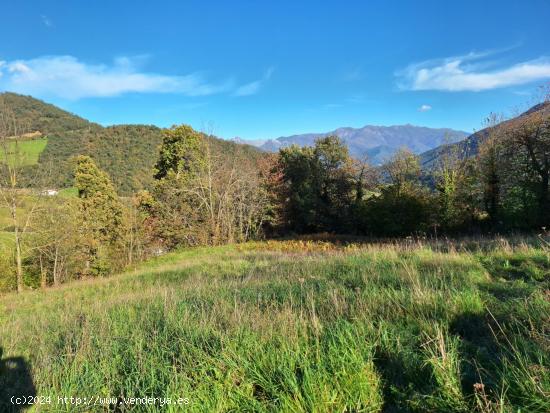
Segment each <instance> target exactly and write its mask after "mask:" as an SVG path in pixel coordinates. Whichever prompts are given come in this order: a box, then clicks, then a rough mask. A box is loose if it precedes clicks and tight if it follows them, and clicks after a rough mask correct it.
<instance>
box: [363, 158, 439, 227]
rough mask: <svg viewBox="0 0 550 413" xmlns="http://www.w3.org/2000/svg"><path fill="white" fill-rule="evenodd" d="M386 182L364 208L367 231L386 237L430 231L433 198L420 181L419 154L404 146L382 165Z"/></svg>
mask: <svg viewBox="0 0 550 413" xmlns="http://www.w3.org/2000/svg"><path fill="white" fill-rule="evenodd" d="M381 169H382V176H383V178H385V180H386V182H387V183H386V184H385V185H382V186H380V187H379V188H378V190H377V191H376V192H377V193H376V194H373V195H372V196H371V197H370V198H369V199H368V200H367V201H366V205H365V207H364V208H363V209H362V212H363V214H365V215H366V216H364V217H363V218H362V221H363V222H364V224H363V226H364V229H363V230H364V231H366V232H368V233H371V234H374V235H382V236H400V235H409V234H411V233H415V232H419V231H422V232H424V231H427V230H428V229H429V226H430V219H431V215H432V213H431V212H432V211H431V207H430V204H431V202H430V201H431V199H430V194H429V192H428V191H427V189H426V188H423V187H422V186H421V182H420V162H419V159H418V156H416V155H414V154H413V153H411V152H410V151H408V150H406V149H400V150H399V151H398V152H397V153H396V154H395V155H394V156H393V157H392V158H391V159H390V160H389V161H388V162H387V163H386V164H384V165H383V166H382V168H381Z"/></svg>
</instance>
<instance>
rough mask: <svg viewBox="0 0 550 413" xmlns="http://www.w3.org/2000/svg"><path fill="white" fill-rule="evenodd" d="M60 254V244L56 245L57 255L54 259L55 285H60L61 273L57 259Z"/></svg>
mask: <svg viewBox="0 0 550 413" xmlns="http://www.w3.org/2000/svg"><path fill="white" fill-rule="evenodd" d="M58 256H59V246H57V245H56V246H55V257H54V260H53V285H55V286H58V285H59V275H58V274H57V273H58V269H57V261H58Z"/></svg>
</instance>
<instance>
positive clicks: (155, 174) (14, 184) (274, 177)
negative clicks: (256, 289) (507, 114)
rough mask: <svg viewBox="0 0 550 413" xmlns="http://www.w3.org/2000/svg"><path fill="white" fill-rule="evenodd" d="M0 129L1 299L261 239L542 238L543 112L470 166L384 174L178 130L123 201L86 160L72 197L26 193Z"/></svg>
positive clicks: (402, 155)
mask: <svg viewBox="0 0 550 413" xmlns="http://www.w3.org/2000/svg"><path fill="white" fill-rule="evenodd" d="M0 115H1V116H0V151H2V152H3V155H2V158H1V159H0V175H1V176H0V179H1V181H0V196H1V197H0V202H1V204H0V207H1V208H2V211H7V219H8V222H9V226H8V227H9V228H3V230H4V232H3V233H2V234H4V235H5V234H8V235H9V237H8V238H9V240H8V242H7V243H6V242H3V241H2V239H0V242H3V244H4V246H3V248H8V249H9V254H2V259H1V260H0V272H1V276H0V289H6V288H8V289H17V290H18V291H21V290H22V289H23V288H24V286H25V285H27V286H33V287H39V286H42V287H46V286H48V285H58V284H60V283H62V282H64V281H66V280H68V279H71V278H79V277H87V276H97V275H103V274H107V273H110V272H113V271H115V270H119V269H121V268H124V267H125V266H128V265H130V264H132V263H134V262H135V261H137V260H140V259H143V258H144V257H147V256H149V255H152V254H158V253H161V252H163V251H166V250H169V249H173V248H176V247H178V246H182V245H187V246H194V245H217V244H223V243H232V242H243V241H246V240H249V239H254V238H258V237H261V236H285V235H290V234H296V233H318V232H332V233H347V234H357V235H367V236H377V237H388V236H406V235H411V234H430V233H432V234H433V233H442V232H444V233H449V234H453V233H460V232H469V231H488V230H491V231H502V230H508V229H539V228H540V227H544V226H548V227H550V199H549V198H550V195H549V175H550V105H549V104H548V103H545V104H542V105H541V106H539V107H537V108H535V110H532V111H530V112H528V113H526V114H524V115H523V116H520V117H517V118H515V119H512V120H510V121H505V122H501V119H499V118H498V117H495V116H491V117H490V118H489V119H488V120H487V128H486V129H484V131H483V133H482V134H480V135H479V137H478V139H477V140H476V141H475V145H476V148H475V150H476V154H475V156H469V155H471V154H467V153H466V152H467V150H470V149H471V148H465V147H464V145H449V146H448V147H446V148H444V150H442V151H441V153H440V154H439V156H438V158H437V162H436V163H435V164H434V165H433V167H432V168H431V169H430V170H429V171H426V170H422V168H421V165H420V159H419V157H418V156H416V155H414V154H413V153H411V152H409V151H407V150H406V149H402V150H400V151H398V152H397V153H396V154H395V155H394V156H393V157H392V158H391V159H389V160H388V162H386V163H385V164H384V165H382V166H372V165H369V164H368V162H367V161H366V160H356V159H353V158H351V157H350V155H349V152H348V150H347V148H346V146H345V144H344V143H343V142H342V141H341V140H340V139H339V138H338V137H336V136H329V137H324V138H320V139H318V140H317V141H316V142H315V144H314V146H311V147H309V146H306V147H299V146H290V147H287V148H283V149H281V150H280V151H279V153H277V154H263V153H260V152H259V151H255V150H252V149H251V148H249V147H246V146H242V145H236V144H229V143H227V142H222V141H220V140H218V139H215V138H214V137H212V136H209V135H207V134H204V133H199V132H197V131H195V130H193V129H192V128H191V127H189V126H177V127H173V128H170V129H166V130H164V131H163V132H162V144H161V145H160V150H159V152H158V153H159V155H158V159H157V161H156V164H155V165H154V168H152V169H149V172H150V178H149V179H150V182H151V184H150V185H149V188H148V189H147V190H142V191H140V192H137V193H134V194H131V196H127V197H120V196H119V195H118V194H117V191H116V185H115V184H114V183H113V182H112V181H111V178H110V176H109V175H108V174H107V173H106V172H105V171H104V170H102V169H101V168H100V167H99V166H98V165H97V164H96V162H95V160H94V159H92V158H91V157H89V156H85V155H80V156H76V157H74V158H72V159H71V163H72V165H73V167H74V168H73V186H74V187H75V188H76V190H77V193H78V196H76V197H60V196H57V197H48V196H43V194H41V191H40V190H36V189H29V188H28V187H26V185H25V181H24V180H22V179H21V176H22V175H23V176H24V173H27V172H28V170H25V169H24V165H22V163H21V162H20V161H19V160H20V157H19V155H20V154H19V152H18V137H19V136H23V134H24V132H25V128H23V127H21V126H20V125H19V123H18V121H17V116H16V115H15V114H14V113H13V112H10V111H9V110H8V109H6V108H0ZM466 155H468V156H466ZM25 171H26V172H25ZM37 172H39V173H37V177H36V178H35V184H36V183H38V182H47V181H48V179H47V173H48V171H47V169H44V168H43V169H39V170H37ZM40 179H42V181H40ZM35 186H36V185H35ZM6 245H7V246H8V247H6ZM0 248H2V245H0ZM6 257H8V258H6ZM6 280H7V281H6Z"/></svg>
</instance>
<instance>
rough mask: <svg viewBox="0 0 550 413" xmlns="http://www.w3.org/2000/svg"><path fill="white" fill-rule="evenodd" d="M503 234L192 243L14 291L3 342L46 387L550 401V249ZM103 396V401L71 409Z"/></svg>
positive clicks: (350, 404) (407, 405) (198, 396)
mask: <svg viewBox="0 0 550 413" xmlns="http://www.w3.org/2000/svg"><path fill="white" fill-rule="evenodd" d="M495 248H497V247H495ZM487 249H488V250H490V251H489V252H487V251H485V252H481V251H477V252H466V251H464V252H453V251H450V252H438V251H434V250H433V249H430V248H428V247H426V246H414V247H411V246H409V247H407V246H403V245H401V246H400V245H393V246H383V245H378V246H377V245H352V246H349V247H346V248H342V247H339V246H334V245H332V244H324V243H311V242H296V241H288V242H268V243H255V244H245V245H242V246H226V247H217V248H198V249H192V250H187V251H183V252H180V253H175V254H169V255H167V256H164V257H161V258H158V259H155V260H152V261H150V262H148V263H145V264H144V265H142V266H141V267H139V268H138V269H136V270H135V271H131V272H127V273H125V274H121V275H118V276H114V277H112V278H108V279H99V280H90V281H83V282H79V283H73V284H70V285H65V286H63V287H61V288H57V289H50V290H48V291H45V292H43V291H40V292H38V291H37V292H27V293H25V294H22V295H6V296H3V297H0V340H1V341H0V346H1V347H3V350H4V357H8V356H21V357H24V358H25V359H26V360H27V361H28V363H29V365H30V366H31V368H32V374H33V378H34V384H35V386H36V388H37V393H38V394H39V395H48V394H49V395H65V396H71V395H73V396H89V395H101V396H121V395H124V396H126V397H130V396H139V397H143V396H156V397H161V396H170V397H172V398H177V397H180V396H181V397H188V398H189V400H190V405H189V406H188V410H186V411H205V412H210V411H228V410H233V411H301V412H313V411H369V412H377V411H381V410H382V409H383V408H385V409H386V411H409V410H410V411H414V410H416V411H473V409H474V408H478V409H479V411H501V410H497V408H499V407H502V408H503V410H502V411H512V410H511V409H512V408H514V409H517V408H519V407H522V411H525V412H527V411H529V412H543V411H544V412H545V411H548V410H549V409H550V402H549V401H548V397H547V396H548V392H550V373H549V370H548V366H549V363H550V360H549V359H548V357H549V355H548V349H549V344H550V343H549V340H548V334H549V331H548V328H549V324H548V314H549V312H550V303H549V297H548V288H549V287H548V279H549V275H550V274H549V273H550V261H549V256H548V253H547V252H545V251H543V250H542V249H540V248H533V247H525V246H523V247H517V248H515V249H512V248H510V247H508V246H506V245H504V246H503V245H500V246H498V248H497V249H495V250H493V248H492V247H488V248H487ZM4 380H8V383H7V387H5V389H6V388H9V384H10V383H9V377H8V378H4ZM1 384H2V383H0V392H1V391H2V390H1V389H2V386H1ZM4 386H6V383H4ZM4 392H8V390H4ZM1 400H2V394H1V393H0V401H1ZM476 406H477V407H476ZM492 409H494V410H492ZM509 409H510V410H509ZM41 410H44V411H63V408H62V406H60V405H56V404H55V402H54V404H53V405H51V406H48V405H44V406H42V409H41ZM90 410H91V411H102V410H101V408H100V407H93V408H91V407H89V406H88V407H81V408H80V410H78V409H75V408H74V406H73V407H72V408H71V407H66V408H65V411H90ZM134 411H151V412H152V411H158V407H157V408H154V407H152V406H149V407H146V406H140V407H139V408H136V409H135V410H134ZM167 411H181V410H180V409H178V408H175V407H169V408H167ZM514 411H515V410H514Z"/></svg>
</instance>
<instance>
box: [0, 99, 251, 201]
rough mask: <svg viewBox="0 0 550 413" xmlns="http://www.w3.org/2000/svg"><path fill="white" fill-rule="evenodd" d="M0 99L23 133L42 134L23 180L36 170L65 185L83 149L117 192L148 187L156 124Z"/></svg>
mask: <svg viewBox="0 0 550 413" xmlns="http://www.w3.org/2000/svg"><path fill="white" fill-rule="evenodd" d="M0 99H1V104H0V108H1V107H2V106H4V107H6V108H9V109H10V110H12V111H13V112H14V113H15V115H16V117H17V120H18V122H19V124H20V125H21V126H20V127H21V128H23V129H24V131H25V132H23V131H22V132H23V133H28V134H29V139H32V138H36V139H44V138H45V137H46V138H47V145H45V147H44V148H43V150H42V152H41V153H40V154H38V162H37V163H36V164H35V165H28V167H27V170H26V171H25V177H26V181H27V185H29V186H32V185H33V184H35V183H36V182H34V181H35V179H34V177H35V176H36V175H37V170H39V172H40V175H41V179H40V184H41V185H46V186H48V187H52V188H65V187H70V186H72V184H73V171H74V166H75V163H74V157H75V156H76V155H88V156H90V157H91V158H92V159H94V160H95V161H96V162H97V164H98V165H99V166H100V167H101V168H102V169H104V170H105V171H107V172H108V173H109V175H110V176H111V179H112V181H113V183H114V185H115V187H116V189H117V192H118V193H119V194H121V195H129V194H131V193H134V192H136V191H138V190H140V189H145V188H149V187H150V185H151V183H152V171H153V166H154V164H155V161H156V160H157V158H158V147H159V145H160V144H161V142H162V130H161V129H160V128H158V127H156V126H150V125H116V126H109V127H102V126H101V125H98V124H95V123H91V122H88V121H87V120H85V119H82V118H80V117H78V116H76V115H73V114H71V113H68V112H66V111H63V110H61V109H59V108H57V107H55V106H54V105H50V104H47V103H44V102H42V101H40V100H38V99H34V98H32V97H30V96H21V95H17V94H14V93H3V94H1V95H0ZM0 111H1V109H0ZM209 139H211V140H212V143H213V148H215V150H220V151H226V152H227V151H229V152H230V151H232V150H234V148H235V147H236V146H237V145H239V144H237V143H233V142H227V141H222V140H220V139H216V138H214V137H210V138H209ZM239 146H243V150H244V151H245V152H246V153H247V154H249V155H250V156H258V155H259V153H260V151H259V150H258V149H255V148H253V147H251V146H248V145H239ZM41 149H42V148H41Z"/></svg>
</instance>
